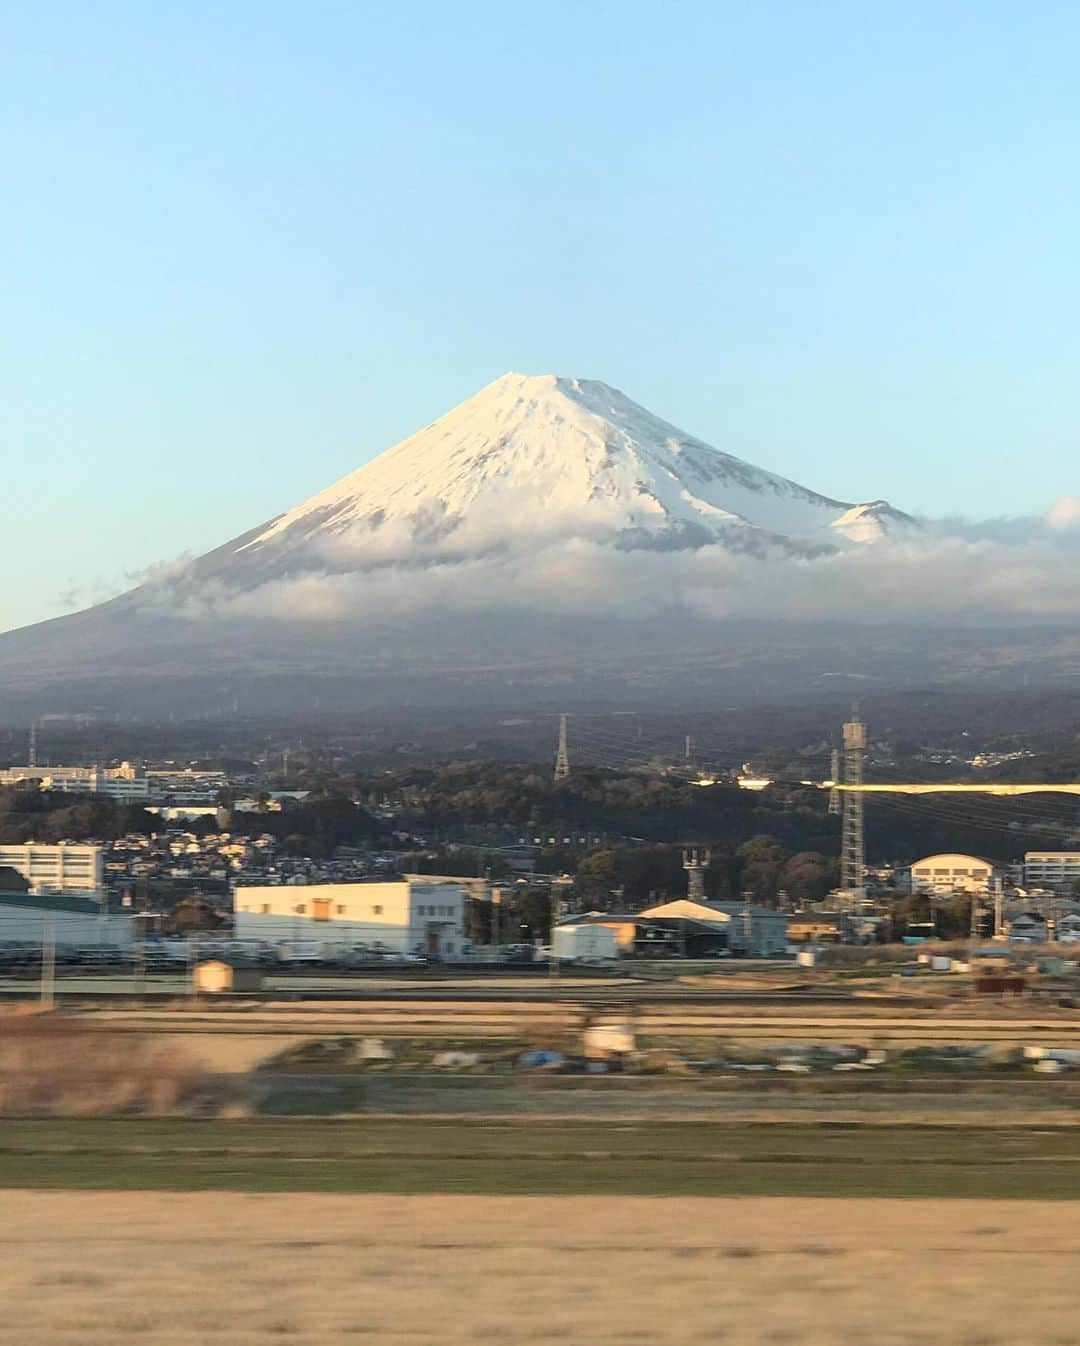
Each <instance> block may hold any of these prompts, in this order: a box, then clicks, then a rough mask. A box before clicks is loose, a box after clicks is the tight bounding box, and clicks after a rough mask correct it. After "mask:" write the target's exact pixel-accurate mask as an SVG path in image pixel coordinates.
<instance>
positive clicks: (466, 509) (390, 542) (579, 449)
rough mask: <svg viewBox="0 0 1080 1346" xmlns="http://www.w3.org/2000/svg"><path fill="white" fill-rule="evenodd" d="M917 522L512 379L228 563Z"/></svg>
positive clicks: (377, 558)
mask: <svg viewBox="0 0 1080 1346" xmlns="http://www.w3.org/2000/svg"><path fill="white" fill-rule="evenodd" d="M905 522H908V521H907V519H906V516H904V515H902V514H900V513H899V512H898V511H896V510H893V509H892V507H891V506H889V505H887V504H886V503H885V502H884V501H873V502H870V503H866V504H854V503H851V502H845V501H840V500H834V499H831V498H830V497H828V496H824V495H820V494H818V493H817V492H815V491H811V490H809V489H807V488H806V487H804V486H800V485H798V484H797V483H795V482H792V481H789V480H787V479H786V478H784V477H780V476H777V475H776V474H774V473H771V472H767V471H765V470H763V469H761V468H758V467H754V466H753V465H751V464H749V463H747V462H745V461H743V460H742V459H739V458H737V457H734V456H733V455H731V454H728V453H724V452H723V451H721V450H718V449H714V448H712V447H710V446H709V445H708V444H706V443H704V442H703V441H702V440H700V439H697V438H695V437H694V436H692V435H689V434H687V433H686V432H684V431H682V430H680V429H678V428H677V427H676V426H674V425H672V424H670V423H669V422H667V421H664V420H662V419H661V418H659V417H657V416H654V415H653V414H652V413H651V412H650V411H647V410H646V409H645V408H644V407H641V406H639V405H638V404H637V403H636V402H633V401H631V399H630V398H628V397H627V396H626V395H625V394H624V393H622V392H620V391H619V390H618V389H616V388H612V387H610V386H609V385H608V384H606V383H600V382H596V381H593V380H586V379H569V378H559V377H556V376H555V375H552V374H542V375H537V376H528V375H523V374H517V373H508V374H504V375H503V376H502V377H501V378H498V379H496V380H495V381H494V382H493V383H490V384H488V385H487V387H485V388H483V389H481V390H480V392H478V393H476V394H475V395H474V396H473V397H470V398H469V399H467V400H466V401H465V402H462V403H461V404H460V405H459V406H457V407H455V408H453V410H451V411H449V412H447V413H446V414H445V415H444V416H441V417H440V418H439V419H438V420H436V421H434V422H433V423H432V424H431V425H428V426H426V427H425V428H424V429H422V430H419V431H417V433H415V434H413V435H410V436H409V437H408V438H407V439H405V440H402V441H401V442H400V443H399V444H396V445H395V446H394V447H393V448H391V449H388V450H387V451H386V452H385V453H383V454H381V455H380V456H379V457H377V458H375V459H373V460H372V461H371V462H369V463H366V464H364V466H362V467H360V468H358V469H357V470H356V471H355V472H351V473H350V474H349V475H348V476H346V477H343V478H342V479H341V480H340V481H338V482H336V483H335V484H334V485H332V486H330V487H328V488H327V489H326V490H324V491H320V492H319V493H318V494H316V495H313V496H312V497H311V498H310V499H308V500H306V501H304V502H303V503H302V504H300V505H298V506H297V507H296V508H295V509H291V510H289V511H287V512H286V513H284V514H282V515H280V516H279V517H278V518H276V519H274V520H272V521H271V522H270V523H269V524H268V525H266V526H265V527H263V528H261V529H257V530H255V531H254V533H252V534H248V535H247V536H246V537H245V538H243V539H241V540H238V543H237V544H235V545H234V546H233V547H231V548H223V549H222V551H221V552H219V553H218V557H217V559H218V561H219V562H223V561H226V557H227V554H228V553H229V552H231V554H232V555H233V557H234V558H235V559H236V560H237V561H238V562H240V568H241V569H242V570H245V571H250V570H251V569H258V570H260V571H262V570H272V571H278V572H280V570H281V569H282V568H285V569H289V570H292V569H296V568H303V569H310V568H318V567H319V566H320V565H322V566H328V567H330V568H333V569H341V568H354V567H355V568H364V567H365V566H367V565H371V564H375V565H378V564H385V563H387V562H393V563H395V564H409V563H414V562H421V563H423V562H425V561H428V560H430V559H431V558H432V556H472V555H482V554H487V553H490V552H491V551H492V550H496V551H504V550H507V549H509V550H517V549H519V548H524V547H532V546H535V545H537V544H538V543H541V542H553V541H557V540H559V539H567V540H569V539H585V540H590V541H595V542H601V543H610V544H612V545H614V546H617V547H620V548H649V549H664V550H668V549H682V548H689V547H701V546H705V545H711V544H720V545H723V546H726V547H729V548H734V549H737V550H740V551H764V550H767V549H769V548H774V547H781V548H785V549H788V550H790V551H793V552H796V553H805V552H807V551H813V550H820V549H822V548H824V547H834V546H836V545H844V544H845V542H846V541H854V542H865V541H870V540H874V539H876V538H879V537H881V536H882V535H883V534H884V533H885V532H887V531H888V529H889V528H890V527H891V526H895V525H898V524H902V523H905ZM223 553H224V554H223Z"/></svg>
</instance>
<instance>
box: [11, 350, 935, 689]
mask: <svg viewBox="0 0 1080 1346" xmlns="http://www.w3.org/2000/svg"><path fill="white" fill-rule="evenodd" d="M914 527H916V525H915V524H914V523H913V521H912V520H910V519H909V518H908V517H907V516H905V515H903V514H901V513H900V512H899V511H897V510H895V509H893V508H892V507H891V506H890V505H888V504H886V503H885V502H883V501H871V502H866V503H861V504H858V503H852V502H849V501H842V500H834V499H831V498H829V497H828V496H824V495H819V494H818V493H817V492H815V491H812V490H809V489H807V488H806V487H804V486H800V485H797V484H796V483H794V482H791V481H788V480H786V479H785V478H783V477H780V476H777V475H775V474H773V473H771V472H766V471H763V470H762V469H760V468H757V467H754V466H752V465H751V464H749V463H746V462H744V461H742V460H741V459H739V458H736V457H734V456H732V455H731V454H727V453H723V452H721V451H719V450H717V449H713V448H710V447H709V446H708V445H707V444H705V443H703V442H702V441H701V440H699V439H696V438H694V437H693V436H691V435H688V434H686V433H684V432H683V431H681V430H679V429H677V428H676V427H675V426H673V425H671V424H669V423H668V422H666V421H663V420H661V419H659V417H657V416H654V415H652V413H651V412H648V411H646V410H645V409H644V408H643V407H640V406H638V405H637V403H635V402H632V401H631V400H630V399H629V398H628V397H626V396H624V395H623V394H622V393H620V392H618V391H617V390H616V389H614V388H610V387H608V386H607V385H606V384H603V383H595V382H588V381H584V380H578V379H563V378H556V377H554V376H552V375H542V376H539V377H525V376H522V375H519V374H507V375H505V376H504V377H502V378H500V379H497V380H496V381H495V382H494V383H492V384H490V385H488V387H486V388H484V389H482V390H481V391H480V392H479V393H477V394H476V395H475V396H474V397H472V398H470V399H469V400H468V401H466V402H463V403H462V404H461V405H460V406H458V407H456V408H454V410H452V411H450V412H448V413H447V414H446V415H445V416H442V417H440V418H439V419H438V420H437V421H435V422H434V423H433V424H431V425H429V426H427V427H426V428H425V429H423V430H420V431H418V432H417V433H416V434H414V435H411V436H410V437H409V438H408V439H405V440H403V441H402V442H401V443H400V444H398V445H396V446H395V447H394V448H392V449H390V450H388V451H387V452H386V453H384V454H382V455H381V456H380V457H378V458H376V459H374V460H373V461H371V462H369V463H367V464H366V465H365V466H363V467H361V468H359V469H358V470H357V471H355V472H353V473H351V474H350V475H349V476H347V477H344V478H343V479H342V480H341V481H339V482H337V483H336V484H335V485H333V486H331V487H329V488H328V489H327V490H325V491H322V492H320V493H319V494H317V495H314V496H312V497H311V498H310V499H309V500H306V501H305V502H304V503H303V504H301V505H299V506H297V507H296V508H295V509H291V510H289V511H287V512H286V513H284V514H281V515H279V516H278V517H277V518H275V519H273V520H271V521H270V522H269V523H267V524H263V525H261V526H258V527H256V528H254V529H252V530H251V531H250V532H248V533H246V534H244V535H242V536H240V537H238V538H235V539H233V540H232V541H231V542H227V543H225V544H224V545H222V546H221V547H218V548H217V549H216V550H214V551H212V552H209V553H207V554H206V555H204V556H202V557H199V558H198V559H196V560H194V561H189V562H185V563H183V564H179V565H174V566H170V567H168V568H166V569H164V570H163V571H162V572H161V573H159V574H158V575H157V576H156V577H155V578H153V579H152V580H148V581H146V582H145V583H144V584H142V585H140V586H139V587H138V588H136V589H133V590H131V591H130V592H128V593H126V594H122V595H120V596H119V597H117V598H114V599H112V600H111V601H109V602H108V603H103V604H100V605H99V606H97V607H94V608H90V609H87V610H86V611H83V612H79V613H74V614H72V615H71V616H68V617H62V618H57V619H55V620H53V621H50V622H44V623H41V624H39V625H36V626H33V627H27V628H24V629H23V630H20V631H12V632H8V633H7V634H6V635H0V700H2V699H3V698H4V697H5V696H8V695H9V694H10V695H15V694H16V693H18V704H19V705H21V706H26V705H30V706H32V707H39V708H41V709H46V708H49V707H51V708H56V707H57V706H64V707H65V708H70V707H73V706H79V707H81V706H86V705H91V706H92V705H111V706H113V707H115V706H117V705H118V704H119V705H121V706H127V705H129V704H131V703H132V698H134V699H135V700H137V701H144V700H146V699H147V698H148V697H149V696H150V695H151V693H152V699H153V702H154V704H155V706H161V705H171V704H172V703H173V702H174V701H176V700H177V699H178V698H180V697H181V696H182V697H183V698H184V699H185V700H186V701H188V702H191V701H194V702H198V701H199V700H200V699H201V698H202V697H204V696H206V695H211V696H214V697H218V696H220V695H221V693H222V690H223V689H224V688H226V687H229V688H232V689H233V691H235V689H237V688H238V687H239V688H240V689H242V691H243V692H244V694H245V695H246V694H248V692H249V691H251V690H252V689H255V688H258V689H262V690H260V691H259V692H258V695H259V696H262V695H263V692H264V691H265V692H266V697H267V698H269V697H270V693H269V690H268V689H269V685H270V683H271V682H273V681H275V680H276V682H277V684H278V686H279V687H286V686H287V687H288V688H289V691H288V693H287V696H288V698H289V699H292V698H294V697H295V696H296V695H297V689H304V688H306V687H307V686H308V685H309V684H311V683H313V682H319V680H322V684H323V685H324V686H325V685H326V683H327V682H328V681H329V680H333V681H334V683H335V685H336V686H337V687H338V688H339V690H340V694H341V696H342V697H343V698H345V699H348V698H349V697H350V696H351V695H352V693H351V691H350V690H349V689H350V688H352V687H353V686H359V685H361V684H362V683H363V680H364V679H365V678H375V677H378V678H380V679H382V680H383V682H384V683H385V686H386V688H387V689H389V691H394V690H395V689H396V687H397V684H396V682H395V679H396V678H397V677H398V676H399V673H400V671H401V670H403V669H406V668H408V667H412V668H417V667H420V666H422V672H423V676H424V677H425V678H435V679H442V680H443V682H444V683H445V681H446V679H451V680H452V679H458V680H459V681H460V680H461V679H466V680H468V679H472V678H473V677H474V676H475V675H476V671H477V670H478V669H481V668H482V669H483V675H484V676H485V677H489V678H492V677H494V678H496V679H498V678H501V677H503V673H500V672H499V671H498V670H500V669H502V670H503V671H504V673H505V680H506V681H507V682H508V683H509V682H512V681H514V680H515V679H516V680H518V681H517V684H516V685H522V684H521V682H520V680H521V679H522V678H523V677H524V678H526V679H533V678H536V677H540V678H542V679H549V680H551V679H553V680H555V682H558V683H559V684H560V685H562V682H563V681H564V680H565V679H567V678H569V679H570V680H572V681H573V680H576V679H578V678H579V676H583V673H582V670H583V669H584V668H585V666H586V664H587V665H588V668H589V674H590V676H593V677H594V678H598V679H599V684H598V685H600V686H602V687H603V686H606V685H607V683H606V679H607V677H608V670H609V668H610V667H612V666H614V667H617V669H618V670H619V675H620V676H621V675H622V672H623V670H626V669H629V668H631V667H632V666H634V665H635V664H636V663H640V660H641V659H642V658H644V657H649V658H650V659H652V660H653V664H654V667H656V668H660V667H661V666H662V665H663V664H665V663H666V662H668V661H669V660H670V658H671V657H672V655H671V652H672V650H673V649H674V648H675V646H676V645H678V646H680V647H681V646H682V645H683V644H684V635H683V631H682V622H681V617H680V615H679V614H680V613H682V612H685V611H686V610H687V602H686V595H685V594H684V593H682V592H681V589H680V580H679V579H678V578H677V576H676V574H675V572H674V571H673V570H672V567H673V566H676V568H677V569H681V570H686V569H687V567H686V566H682V565H681V562H682V561H683V560H686V561H688V562H689V568H690V569H691V570H693V571H694V572H695V580H696V582H697V583H699V584H701V585H704V587H705V589H706V590H708V591H709V592H713V591H717V592H720V591H723V587H724V584H725V581H724V580H723V579H722V578H721V577H720V576H719V574H718V573H717V574H714V570H715V566H714V562H715V560H716V559H717V558H721V559H722V558H724V557H726V558H728V560H729V561H733V562H738V563H739V564H740V565H743V566H745V565H749V566H750V567H751V568H752V569H756V567H757V565H758V561H757V560H756V558H757V557H765V556H767V557H769V558H770V560H771V561H773V562H778V563H779V564H780V565H781V566H783V565H784V564H785V563H786V561H787V560H788V558H790V559H791V561H792V562H794V563H799V562H801V561H803V560H805V559H806V558H811V557H820V556H830V557H838V556H842V555H843V554H845V553H847V554H849V555H853V554H855V553H860V554H864V553H866V549H865V547H864V546H863V545H862V544H865V543H873V542H875V541H879V540H881V539H883V538H885V537H887V536H889V535H891V534H893V533H906V532H907V531H908V530H909V529H911V528H914ZM867 554H868V553H867ZM709 558H712V559H711V560H710V559H709ZM699 559H701V560H702V564H701V565H699V564H698V560H699ZM564 562H565V565H564ZM676 563H678V565H676ZM560 567H562V569H560ZM699 571H700V572H702V573H701V574H698V573H697V572H699ZM553 575H554V578H552V576H553ZM567 576H569V578H567ZM643 577H644V579H643ZM644 583H647V584H648V586H649V588H650V590H651V595H650V594H646V593H645V592H644V590H643V584H644ZM738 583H739V582H738V581H734V582H732V581H730V580H729V581H727V584H728V588H729V590H731V588H732V585H733V584H734V585H735V586H737V585H738ZM564 594H569V596H570V598H571V600H572V602H571V603H570V605H569V606H566V607H563V606H561V600H562V597H563V595H564ZM552 595H555V597H557V598H558V599H559V604H556V605H554V606H553V605H552V604H551V603H550V602H549V601H548V600H549V599H550V598H551V597H552ZM613 599H617V600H618V601H617V602H613V601H612V600H613ZM749 607H750V610H751V611H752V613H753V615H754V616H757V612H758V610H757V607H756V606H755V605H754V604H753V603H750V604H749ZM746 608H747V603H746V602H745V601H744V602H743V604H742V610H743V611H744V615H745V610H746ZM762 615H763V616H765V617H767V616H768V613H767V611H766V612H763V613H762ZM605 623H606V624H605ZM613 623H617V624H618V625H617V626H616V625H613ZM716 639H717V637H715V636H709V637H708V639H706V636H705V635H704V634H702V635H701V640H700V641H699V643H701V642H704V643H703V646H702V648H703V649H704V650H705V651H706V652H708V651H711V650H713V649H714V648H716V644H715V641H716ZM724 643H725V642H723V641H721V644H724ZM754 646H756V640H755V641H754V642H752V645H751V653H752V654H753V650H754ZM725 648H726V649H727V650H728V653H729V654H730V647H729V646H727V645H725ZM616 651H618V653H617V654H616ZM649 651H651V654H649V653H648V652H649ZM754 657H755V658H756V655H755V656H754ZM613 661H614V663H613ZM657 661H659V663H657ZM737 662H738V661H737ZM541 667H542V670H543V671H542V672H540V669H541ZM635 676H636V677H637V678H638V680H639V681H640V678H641V676H642V674H641V671H640V669H639V670H638V673H637V674H636V675H635ZM648 680H649V683H650V685H653V683H655V685H656V686H657V687H658V688H659V687H660V686H661V684H662V683H663V682H664V677H663V674H662V671H659V672H657V674H656V676H655V677H654V676H653V674H649V675H648ZM754 681H755V685H758V684H759V683H760V678H759V677H757V676H755V679H754ZM103 689H104V690H103ZM301 694H303V693H302V692H301ZM440 694H441V693H440ZM424 696H425V697H427V696H428V693H427V692H425V693H424ZM270 699H272V698H270Z"/></svg>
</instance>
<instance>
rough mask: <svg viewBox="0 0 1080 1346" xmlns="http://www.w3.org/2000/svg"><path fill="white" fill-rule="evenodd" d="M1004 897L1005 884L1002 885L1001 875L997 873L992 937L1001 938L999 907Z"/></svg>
mask: <svg viewBox="0 0 1080 1346" xmlns="http://www.w3.org/2000/svg"><path fill="white" fill-rule="evenodd" d="M1004 897H1005V885H1004V883H1003V882H1002V879H1001V875H1000V874H999V875H998V876H997V878H996V879H995V880H994V938H995V939H1001V936H1002V919H1001V915H1002V912H1001V908H1002V905H1003V902H1004Z"/></svg>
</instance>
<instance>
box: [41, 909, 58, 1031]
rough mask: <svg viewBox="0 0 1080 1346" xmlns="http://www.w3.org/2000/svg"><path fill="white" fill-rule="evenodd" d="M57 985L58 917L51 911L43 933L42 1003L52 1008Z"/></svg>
mask: <svg viewBox="0 0 1080 1346" xmlns="http://www.w3.org/2000/svg"><path fill="white" fill-rule="evenodd" d="M55 986H56V918H55V916H53V915H52V913H51V912H50V913H49V914H48V915H47V916H46V917H45V925H44V927H43V929H42V934H41V1003H42V1005H44V1006H46V1007H47V1008H49V1009H52V1007H53V1004H54V1003H55V999H56V997H55Z"/></svg>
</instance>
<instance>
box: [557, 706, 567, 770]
mask: <svg viewBox="0 0 1080 1346" xmlns="http://www.w3.org/2000/svg"><path fill="white" fill-rule="evenodd" d="M569 774H570V753H569V751H568V749H567V746H566V716H565V715H560V716H559V746H558V749H557V750H556V753H555V779H556V780H565V779H566V778H567V776H569Z"/></svg>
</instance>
